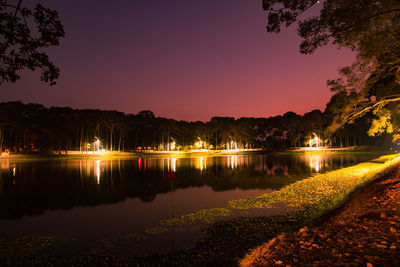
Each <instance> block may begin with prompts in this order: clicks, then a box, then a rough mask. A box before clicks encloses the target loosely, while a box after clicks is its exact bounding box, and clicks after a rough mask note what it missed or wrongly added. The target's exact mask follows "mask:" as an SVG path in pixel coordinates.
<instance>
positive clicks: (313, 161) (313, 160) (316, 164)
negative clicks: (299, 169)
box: [310, 155, 322, 172]
mask: <svg viewBox="0 0 400 267" xmlns="http://www.w3.org/2000/svg"><path fill="white" fill-rule="evenodd" d="M321 164H322V157H321V156H319V155H314V156H311V157H310V168H311V169H312V170H314V171H315V172H319V171H320V170H321Z"/></svg>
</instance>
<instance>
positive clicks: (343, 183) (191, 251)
mask: <svg viewBox="0 0 400 267" xmlns="http://www.w3.org/2000/svg"><path fill="white" fill-rule="evenodd" d="M398 160H399V155H387V156H382V157H380V158H378V159H375V160H372V161H369V162H365V163H361V164H358V165H356V166H352V167H348V168H343V169H340V170H336V171H332V172H329V173H326V174H319V175H315V176H313V177H310V178H308V179H304V180H301V181H299V182H296V183H293V184H290V185H288V186H286V187H284V188H282V189H281V190H277V191H274V192H273V193H270V194H265V195H262V196H259V197H256V198H247V199H240V200H233V201H230V202H229V203H228V204H227V205H225V206H224V207H221V208H222V211H223V212H222V213H221V214H219V213H218V211H217V212H216V210H215V209H210V210H202V211H199V212H197V213H193V214H187V215H184V216H182V217H178V218H176V222H175V221H174V222H172V221H171V222H166V221H163V222H161V226H162V225H163V224H164V225H165V224H175V225H176V224H185V223H192V222H194V221H196V220H203V221H206V222H208V223H211V224H210V227H208V228H207V229H205V230H204V237H203V239H202V240H200V241H198V242H197V243H196V246H195V247H194V248H188V249H182V250H177V251H174V252H169V253H160V254H154V255H142V256H130V257H122V256H110V254H107V256H105V254H93V253H91V254H83V255H62V254H60V253H57V254H54V253H48V250H46V248H48V246H46V244H43V246H38V245H37V244H36V243H35V244H36V245H35V250H34V251H33V250H32V251H31V252H29V249H27V245H24V248H25V249H24V252H23V255H21V254H20V253H19V251H20V250H19V249H18V247H16V248H15V249H13V251H12V253H10V252H9V250H8V251H7V250H4V248H6V247H9V245H10V243H12V244H15V243H16V242H15V240H14V241H13V240H1V245H0V255H1V257H2V258H3V259H4V260H6V261H7V263H8V264H11V265H13V264H30V265H41V264H49V263H51V264H68V265H71V264H72V265H75V266H80V265H82V266H83V265H85V266H87V265H97V266H101V265H105V264H120V265H135V264H137V265H177V266H178V265H179V266H182V265H235V264H237V263H238V262H239V260H240V259H241V258H243V257H244V256H245V255H246V253H247V252H248V251H249V250H250V249H253V248H255V247H257V246H260V245H262V244H263V243H265V242H268V241H269V240H271V239H273V238H274V237H276V236H278V235H280V234H282V233H286V234H290V233H296V232H297V231H298V230H299V229H301V228H303V227H305V226H307V227H310V226H311V225H313V224H315V222H316V221H319V219H320V218H324V217H323V216H324V215H326V214H329V213H331V212H332V211H333V210H335V209H337V208H338V207H340V206H341V205H342V204H343V203H345V202H346V201H347V200H348V199H350V198H351V196H353V194H354V192H356V191H358V190H359V189H360V188H362V187H363V186H365V185H366V184H368V183H370V182H371V181H374V180H376V179H379V178H382V177H386V176H390V174H391V172H392V171H393V169H394V168H396V167H397V166H398ZM282 202H284V203H286V205H287V206H289V207H292V208H293V210H294V211H293V212H291V213H289V214H287V215H285V216H267V217H237V218H229V219H224V220H223V219H222V218H224V217H223V216H226V215H227V214H229V212H228V211H232V212H235V211H237V210H243V209H253V208H262V209H264V208H269V207H274V206H275V205H278V204H281V203H282ZM225 218H226V217H225ZM189 219H190V220H189ZM159 227H160V226H159ZM46 242H48V243H52V244H53V243H55V242H49V241H48V240H47V241H46ZM65 242H69V241H65ZM28 243H31V242H28ZM28 246H29V245H28ZM38 247H42V248H43V249H38ZM1 248H3V249H1ZM27 251H28V252H27ZM274 264H275V262H274ZM276 264H280V262H279V261H278V262H277V263H276Z"/></svg>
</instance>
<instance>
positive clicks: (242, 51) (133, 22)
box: [0, 0, 354, 121]
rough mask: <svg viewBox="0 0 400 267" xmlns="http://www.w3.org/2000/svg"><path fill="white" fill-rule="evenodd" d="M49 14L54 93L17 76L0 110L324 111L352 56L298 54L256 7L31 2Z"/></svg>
mask: <svg viewBox="0 0 400 267" xmlns="http://www.w3.org/2000/svg"><path fill="white" fill-rule="evenodd" d="M40 2H41V3H43V4H44V5H46V6H47V7H50V8H53V9H56V10H58V11H59V13H60V18H61V20H62V22H63V24H64V28H65V31H66V37H65V38H64V39H62V41H61V45H60V46H59V47H55V48H51V49H49V50H47V51H48V52H49V54H50V56H51V57H52V59H53V61H54V62H55V63H56V65H57V66H59V67H60V69H61V77H60V79H59V80H58V82H57V85H56V86H49V85H48V84H46V83H43V82H40V77H39V73H32V72H23V73H22V76H23V77H22V79H21V80H19V81H17V83H15V84H3V85H2V86H1V88H0V90H1V93H0V102H4V101H11V100H21V101H22V102H24V103H29V102H33V103H40V104H43V105H45V106H47V107H50V106H70V107H73V108H98V109H115V110H119V111H123V112H125V113H137V112H139V111H140V110H144V109H150V110H152V111H153V112H154V113H155V114H156V116H161V117H167V118H174V119H178V120H188V121H196V120H202V121H207V120H209V119H210V118H211V117H213V116H232V117H236V118H238V117H269V116H275V115H279V114H283V113H285V112H287V111H294V112H296V113H299V114H303V113H304V112H308V111H311V110H312V109H317V108H319V109H322V110H323V109H324V108H325V105H326V103H327V102H328V101H329V98H330V96H331V92H330V91H329V89H328V88H327V87H326V80H327V79H332V78H336V77H337V69H338V68H340V67H341V66H345V65H348V64H350V63H351V62H352V60H353V59H354V54H353V53H352V52H351V51H348V50H346V49H341V50H338V49H337V48H336V47H324V48H321V49H319V50H317V52H316V53H315V54H313V55H302V54H300V53H299V52H298V50H299V49H298V45H299V43H300V39H299V38H298V37H297V35H296V28H295V27H290V28H289V29H286V30H284V31H283V32H281V33H280V34H270V33H267V32H266V30H265V25H266V19H265V17H266V14H265V12H264V11H263V9H262V7H261V2H262V0H218V1H216V0H202V1H194V0H118V1H110V0H93V1H88V0H85V1H78V0H68V1H67V0H64V1H50V0H48V1H40Z"/></svg>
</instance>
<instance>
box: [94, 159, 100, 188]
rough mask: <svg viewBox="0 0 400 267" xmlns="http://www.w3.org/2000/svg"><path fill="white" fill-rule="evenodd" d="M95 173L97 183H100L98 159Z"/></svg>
mask: <svg viewBox="0 0 400 267" xmlns="http://www.w3.org/2000/svg"><path fill="white" fill-rule="evenodd" d="M95 175H96V177H97V184H100V160H96V170H95Z"/></svg>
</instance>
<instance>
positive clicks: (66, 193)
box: [0, 155, 371, 218]
mask: <svg viewBox="0 0 400 267" xmlns="http://www.w3.org/2000/svg"><path fill="white" fill-rule="evenodd" d="M370 158H371V156H362V155H357V156H350V155H298V156H280V155H253V156H249V155H229V156H219V157H205V156H202V157H192V158H174V157H164V158H135V159H130V160H55V161H37V162H8V161H3V162H0V218H21V217H23V216H24V215H38V214H42V213H43V212H45V211H46V210H66V209H71V208H73V207H77V206H98V205H101V204H106V203H122V202H124V201H126V200H127V199H138V200H140V201H141V202H143V203H150V202H153V201H154V200H155V199H156V197H157V196H158V195H162V194H164V193H168V192H170V193H171V198H172V205H173V200H174V198H175V195H174V192H177V191H178V190H179V192H181V193H182V194H183V193H184V192H186V191H187V192H189V191H190V190H192V189H193V188H209V189H210V190H209V192H208V193H207V194H204V195H201V196H200V198H202V199H196V200H193V201H196V202H198V203H201V202H204V203H208V204H209V205H210V206H212V205H213V204H212V203H213V201H214V200H215V201H216V200H217V199H218V201H221V198H220V194H221V193H222V192H227V191H232V192H233V191H234V192H242V191H243V190H247V191H248V192H249V193H251V192H252V191H251V192H250V190H253V191H254V190H266V189H272V190H276V189H279V188H281V187H283V186H285V185H287V184H290V183H293V182H295V181H297V180H299V179H303V178H305V177H309V176H311V175H312V173H313V172H320V173H321V172H326V171H329V170H332V169H337V168H340V167H343V166H348V165H352V164H356V163H358V162H360V161H365V160H368V159H370ZM188 190H189V191H188ZM235 190H236V191H235ZM254 192H255V191H254ZM238 194H239V193H238ZM246 194H247V193H246ZM189 195H190V194H189ZM230 197H232V196H231V195H230ZM233 197H235V196H233ZM227 200H229V199H227ZM182 205H188V206H189V205H192V204H191V203H183V204H182ZM189 208H190V207H189ZM172 214H173V216H174V211H173V209H172Z"/></svg>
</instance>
